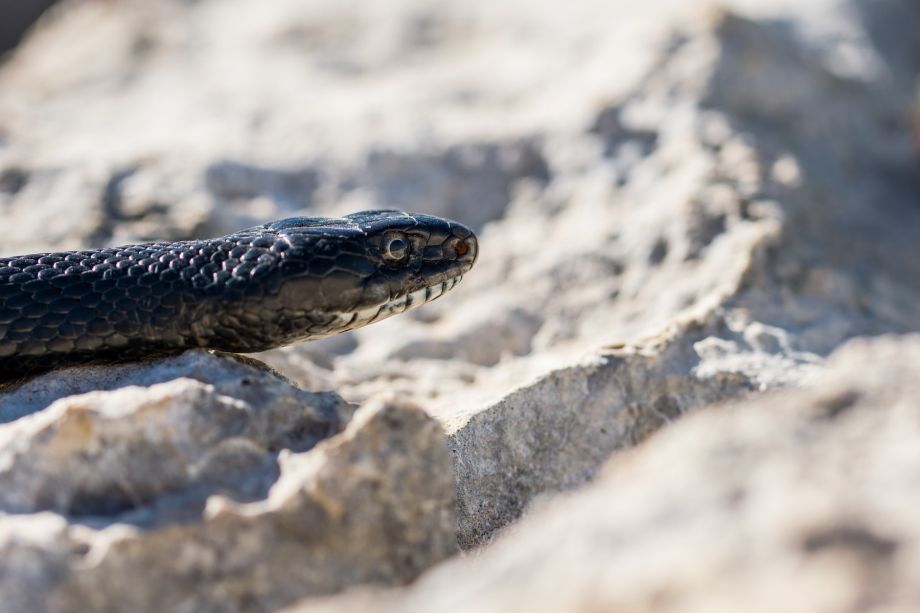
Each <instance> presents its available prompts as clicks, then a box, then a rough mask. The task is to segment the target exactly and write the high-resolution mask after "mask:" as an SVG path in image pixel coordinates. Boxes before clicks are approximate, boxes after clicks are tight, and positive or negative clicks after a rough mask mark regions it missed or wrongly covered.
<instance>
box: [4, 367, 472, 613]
mask: <svg viewBox="0 0 920 613" xmlns="http://www.w3.org/2000/svg"><path fill="white" fill-rule="evenodd" d="M166 386H171V387H173V388H181V389H182V390H183V392H184V393H186V394H189V393H190V394H195V393H197V392H200V391H201V390H202V389H203V388H205V387H206V386H204V385H203V384H200V383H192V382H176V383H173V384H164V385H163V386H157V387H160V388H163V387H166ZM160 392H161V390H158V389H155V390H154V391H153V392H152V394H151V395H156V394H158V393H160ZM132 393H135V390H131V389H127V390H120V391H117V392H110V393H109V394H110V398H111V399H112V400H113V401H114V400H116V398H115V397H116V396H121V397H125V396H127V395H129V394H132ZM211 397H212V398H213V396H211ZM84 398H85V397H84ZM62 402H68V401H62ZM159 405H160V407H161V408H160V410H161V411H163V412H169V411H173V412H175V411H178V410H182V409H180V408H178V407H172V408H170V407H169V405H168V402H160V403H159ZM116 407H117V405H112V407H111V408H110V409H109V410H110V413H118V412H119V411H118V409H117V408H116ZM233 409H236V410H237V411H239V408H238V407H236V406H234V407H233ZM154 410H155V408H154V407H151V406H148V407H147V411H148V413H150V412H153V411H154ZM185 410H186V411H189V412H191V410H190V409H185ZM54 412H56V407H52V408H51V409H50V410H49V411H48V413H54ZM37 417H40V416H36V418H37ZM119 417H121V418H122V419H124V416H119V415H117V414H116V415H113V414H110V415H108V418H109V419H113V420H114V419H118V418H119ZM147 418H148V420H150V421H151V422H152V425H151V427H150V429H149V433H150V434H151V435H156V436H155V437H154V438H155V439H156V440H158V441H159V440H161V436H160V435H161V434H162V429H158V428H157V427H156V424H157V422H156V420H154V419H151V416H150V415H148V416H147ZM31 419H35V418H31ZM176 425H177V426H178V425H180V424H176ZM200 426H201V424H199V429H200ZM251 426H252V427H253V429H258V428H257V427H255V424H252V425H251ZM158 430H159V431H158ZM177 436H180V437H182V436H185V435H177ZM187 444H188V443H187ZM251 446H252V445H250V447H251ZM135 447H137V446H136V445H135ZM91 449H92V448H90V450H91ZM175 451H184V452H185V455H186V457H179V458H177V459H176V460H174V462H175V463H176V464H179V463H181V462H183V461H185V462H188V457H187V456H189V455H191V454H190V453H189V452H188V451H187V450H174V452H175ZM249 452H250V453H251V450H250V451H249ZM236 453H239V452H236ZM146 455H147V456H148V457H149V456H150V453H147V454H146ZM177 455H178V454H177ZM226 455H228V454H225V456H226ZM229 455H231V456H232V453H231V454H229ZM214 459H216V458H214ZM231 459H232V458H231ZM237 464H240V462H237ZM278 464H279V471H280V475H279V476H278V478H277V480H276V481H274V483H273V484H272V485H271V488H270V490H269V491H268V492H267V493H263V495H262V496H261V497H259V498H257V499H254V500H251V501H249V502H244V501H239V500H234V499H232V498H229V497H227V496H223V495H212V496H210V497H209V498H208V499H207V504H206V506H204V508H203V509H198V510H196V511H194V512H193V511H192V510H190V509H180V510H177V511H174V512H173V513H172V514H171V515H172V517H170V516H169V515H168V514H166V513H163V512H162V510H161V512H160V513H159V514H158V515H157V522H156V523H153V524H145V523H143V522H138V521H136V520H137V517H138V516H137V513H134V514H114V515H112V514H109V515H96V516H95V517H93V518H87V520H85V521H84V522H82V525H81V523H77V522H74V521H70V522H65V521H64V520H65V519H67V518H65V517H63V516H58V515H51V514H50V513H42V514H33V515H19V516H9V517H5V518H3V519H0V548H2V550H3V551H4V554H5V555H4V563H3V567H2V568H3V570H4V572H3V573H2V576H3V577H4V579H3V580H2V581H0V590H2V596H3V600H4V602H6V603H17V604H16V607H20V604H19V603H21V608H12V609H8V610H11V611H13V610H15V611H25V610H30V611H42V610H49V611H87V610H94V611H123V610H125V608H129V609H131V610H135V611H164V610H189V611H218V610H219V611H270V610H275V609H277V608H278V607H280V606H282V605H284V604H286V603H289V602H291V601H293V600H296V599H297V598H300V597H303V596H306V595H318V594H327V593H330V592H334V591H337V590H340V589H342V588H344V587H347V586H351V585H356V584H365V583H376V584H381V585H393V584H401V583H404V582H407V581H409V580H411V579H413V578H414V577H415V576H416V575H418V574H419V573H420V572H421V571H422V570H423V569H425V568H428V567H429V566H431V565H432V564H434V563H435V562H438V561H440V560H442V559H443V558H445V557H447V556H449V555H450V554H452V553H453V552H454V551H455V550H456V541H455V537H454V532H453V527H454V518H453V509H454V491H453V480H452V478H451V476H450V475H451V473H450V460H449V456H448V453H447V449H446V446H445V440H444V434H443V431H442V429H441V427H440V426H439V425H438V423H437V422H436V421H435V420H433V419H431V418H430V417H428V416H427V415H425V414H424V412H422V411H421V410H419V409H417V408H414V407H410V406H406V405H403V404H399V403H396V402H393V401H377V402H374V403H370V404H368V405H367V406H365V407H363V408H361V409H360V410H359V411H358V413H357V416H356V418H355V420H353V421H352V422H351V423H350V424H349V425H348V427H347V429H346V430H345V431H344V432H342V433H341V434H339V435H336V436H333V437H332V438H329V439H327V440H325V441H324V442H321V443H320V444H319V445H317V446H316V447H315V448H313V449H312V450H309V451H305V452H291V451H283V452H282V453H281V454H280V456H279V462H278ZM96 465H97V466H98V467H99V469H100V470H104V469H105V464H104V463H102V462H97V463H96ZM152 465H155V464H152ZM148 466H151V465H148ZM166 468H167V469H168V467H166ZM129 472H130V471H129V470H125V471H123V473H124V474H127V473H129ZM202 472H207V471H202ZM167 474H168V473H167ZM200 482H201V483H206V482H207V479H206V478H203V479H200ZM228 489H229V490H232V488H228ZM96 511H97V512H98V513H101V512H102V510H101V509H96ZM180 511H182V512H180ZM17 527H25V528H27V530H22V531H21V532H20V531H19V530H17ZM20 530H21V528H20ZM4 539H5V540H4Z"/></svg>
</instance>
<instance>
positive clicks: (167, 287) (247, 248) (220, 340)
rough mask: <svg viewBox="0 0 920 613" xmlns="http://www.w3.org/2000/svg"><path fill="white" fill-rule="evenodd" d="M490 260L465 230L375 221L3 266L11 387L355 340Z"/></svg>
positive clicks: (404, 220)
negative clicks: (126, 363) (35, 379)
mask: <svg viewBox="0 0 920 613" xmlns="http://www.w3.org/2000/svg"><path fill="white" fill-rule="evenodd" d="M477 254H478V244H477V239H476V236H475V234H474V233H473V232H472V231H471V230H470V229H469V228H467V227H466V226H464V225H462V224H460V223H457V222H455V221H451V220H448V219H442V218H439V217H435V216H432V215H423V214H415V213H406V212H402V211H395V210H371V211H361V212H358V213H352V214H349V215H345V216H343V217H337V218H333V217H292V218H287V219H281V220H278V221H273V222H268V223H265V224H262V225H259V226H255V227H252V228H248V229H245V230H240V231H238V232H234V233H233V234H229V235H227V236H221V237H218V238H211V239H196V240H186V241H178V242H151V243H143V244H136V245H125V246H121V247H106V248H100V249H92V250H86V251H64V252H57V253H36V254H31V255H22V256H15V257H5V258H0V378H3V379H10V378H14V377H22V376H24V375H28V374H31V373H35V372H39V371H46V370H50V369H54V368H59V367H63V366H70V365H76V364H86V363H98V362H119V361H123V360H133V359H141V358H144V357H146V356H158V355H164V354H172V353H178V352H181V351H184V350H187V349H192V348H204V349H212V350H217V351H225V352H234V353H252V352H258V351H265V350H268V349H273V348H276V347H281V346H284V345H289V344H291V343H295V342H299V341H305V340H311V339H317V338H323V337H327V336H330V335H333V334H338V333H341V332H346V331H349V330H354V329H356V328H359V327H361V326H365V325H367V324H370V323H373V322H376V321H381V320H383V319H385V318H387V317H390V316H392V315H395V314H398V313H402V312H405V311H408V310H409V309H413V308H415V307H418V306H420V305H422V304H425V303H426V302H430V301H432V300H434V299H436V298H438V297H440V296H442V295H444V294H445V293H446V292H448V291H449V290H451V289H452V288H453V287H455V286H456V285H457V283H459V282H460V281H461V279H462V278H463V275H464V274H465V273H466V272H468V271H469V270H470V269H471V268H472V266H473V264H474V263H475V261H476V258H477Z"/></svg>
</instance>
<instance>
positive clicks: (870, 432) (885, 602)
mask: <svg viewBox="0 0 920 613" xmlns="http://www.w3.org/2000/svg"><path fill="white" fill-rule="evenodd" d="M918 365H920V337H917V336H913V337H908V338H906V339H904V340H895V339H893V338H888V339H884V340H878V341H873V342H871V343H870V342H866V341H858V342H854V343H852V344H849V345H847V346H846V347H845V348H844V349H842V350H841V351H840V352H839V354H835V355H834V356H833V358H832V360H831V363H830V365H829V367H828V371H827V372H826V373H824V375H823V376H822V377H820V380H819V381H817V382H816V383H815V385H814V387H812V388H810V389H808V390H803V391H796V392H786V393H781V394H780V393H773V394H769V395H767V396H764V397H761V398H758V399H754V400H748V401H746V402H743V403H739V404H736V405H732V406H728V407H724V408H722V409H717V410H712V411H709V412H706V413H704V414H699V415H694V416H693V417H690V418H687V419H685V420H682V421H681V423H678V424H675V425H674V426H673V427H671V428H669V429H668V430H667V431H665V432H662V433H660V434H658V435H656V436H654V437H652V439H650V440H649V441H648V442H647V443H646V444H645V445H644V446H643V448H641V449H637V450H633V451H631V452H628V453H625V454H622V455H620V456H619V457H617V458H615V459H614V460H612V461H611V462H610V463H609V464H608V465H606V466H605V467H604V469H603V470H602V471H601V474H600V475H599V476H598V478H597V480H596V481H595V483H593V484H592V485H591V486H589V487H588V488H586V489H585V490H584V491H582V492H579V493H577V494H573V495H570V496H567V497H562V498H560V499H558V500H555V501H553V502H551V503H549V504H547V505H545V506H544V508H542V509H540V510H539V511H535V512H534V513H533V514H532V515H531V516H530V517H528V518H526V519H525V520H523V521H522V522H521V523H520V524H519V525H518V526H517V529H516V530H513V531H511V532H510V533H509V534H508V535H507V537H506V538H504V539H502V540H500V541H498V542H496V543H495V544H494V545H493V546H492V547H491V548H489V549H487V550H485V551H483V552H482V553H481V554H480V555H478V556H475V557H473V558H469V559H466V560H459V561H455V562H451V563H448V564H445V565H443V566H442V567H440V568H438V569H436V570H434V571H432V572H430V573H429V574H427V575H426V576H424V577H423V578H422V579H421V580H420V581H419V582H418V583H416V585H414V586H413V587H411V588H409V589H407V590H405V591H402V592H397V591H393V592H389V593H387V594H364V595H359V596H353V597H351V598H343V599H340V600H337V601H336V600H333V601H326V602H320V603H317V602H314V603H304V604H303V605H302V606H299V607H296V608H292V609H289V610H291V611H294V610H296V611H299V612H301V613H307V612H308V611H309V612H310V613H318V612H319V611H323V612H330V613H331V612H333V611H364V610H368V608H369V607H370V608H373V610H375V611H381V612H388V611H403V612H415V611H425V612H431V611H471V612H472V611H475V612H477V613H480V612H490V611H496V612H497V611H510V610H518V611H547V612H550V611H553V612H554V611H614V610H615V611H726V612H729V611H756V612H759V611H763V612H767V611H868V610H873V611H882V610H884V611H905V612H906V611H913V610H916V609H917V607H918V606H920V590H918V587H917V583H916V568H917V563H918V560H920V527H918V524H917V521H916V515H917V513H916V509H917V505H918V504H920V489H918V487H917V482H916V481H917V474H918V471H920V447H918V445H917V440H918V438H920V404H918V402H917V398H918V397H920V366H918Z"/></svg>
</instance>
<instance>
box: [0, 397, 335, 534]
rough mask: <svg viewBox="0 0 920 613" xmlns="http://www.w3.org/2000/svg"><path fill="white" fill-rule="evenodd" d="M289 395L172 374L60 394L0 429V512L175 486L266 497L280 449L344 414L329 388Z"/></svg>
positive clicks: (322, 431)
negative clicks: (257, 393)
mask: <svg viewBox="0 0 920 613" xmlns="http://www.w3.org/2000/svg"><path fill="white" fill-rule="evenodd" d="M291 392H292V393H291V394H290V395H289V396H287V397H282V398H278V397H276V398H269V397H263V398H262V399H261V402H252V401H250V402H247V401H245V400H242V399H240V398H233V397H230V396H225V395H223V394H220V393H219V392H217V391H216V389H215V387H214V386H213V385H206V384H204V383H201V382H199V381H195V380H192V379H175V380H173V381H170V382H169V383H161V384H158V385H153V386H151V387H149V388H146V387H139V386H130V387H123V388H121V389H118V390H116V391H110V392H91V393H88V394H83V395H76V396H70V397H68V398H65V399H62V400H58V401H57V402H55V403H54V404H52V405H51V406H50V407H48V408H47V409H46V410H44V411H41V412H40V413H38V414H36V415H32V416H30V417H27V418H23V419H20V420H18V421H16V422H14V423H11V424H5V425H3V426H0V450H2V451H0V466H2V467H3V468H2V469H0V490H2V492H0V510H2V511H4V512H6V513H34V512H37V511H44V510H49V511H55V512H58V513H61V514H64V515H70V516H87V515H111V514H115V513H120V512H125V511H128V510H133V509H137V508H140V507H144V506H146V505H149V504H150V503H152V502H153V501H155V500H158V499H161V498H167V497H169V496H171V495H177V494H180V493H187V494H188V495H189V497H190V498H196V497H197V498H199V499H202V500H203V497H204V496H206V495H208V494H211V493H213V492H215V491H227V492H232V494H233V495H234V496H236V497H238V498H243V499H246V498H252V497H256V496H259V495H264V493H265V491H266V490H267V488H268V487H269V486H270V485H271V483H272V482H273V481H274V480H275V478H276V477H277V468H276V465H275V456H276V454H277V453H278V451H280V450H281V449H294V450H303V449H309V448H311V447H313V446H314V445H316V443H318V442H319V441H321V440H323V439H325V438H328V437H329V436H332V435H333V434H335V433H337V432H339V431H340V430H342V429H343V428H344V427H345V424H346V423H347V421H348V418H349V416H350V413H351V411H350V409H349V407H348V406H347V405H345V403H344V402H342V401H341V399H338V398H336V397H335V396H334V395H332V394H325V395H319V394H315V395H307V394H297V393H295V390H293V389H292V390H291ZM188 490H192V492H188Z"/></svg>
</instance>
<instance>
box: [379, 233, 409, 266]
mask: <svg viewBox="0 0 920 613" xmlns="http://www.w3.org/2000/svg"><path fill="white" fill-rule="evenodd" d="M407 255H409V243H408V242H406V240H405V239H403V238H400V237H398V236H397V237H394V238H391V239H390V240H389V241H387V243H386V246H385V247H384V249H383V257H384V258H386V259H387V260H389V261H390V262H394V263H398V262H402V261H403V260H405V259H406V256H407Z"/></svg>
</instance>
